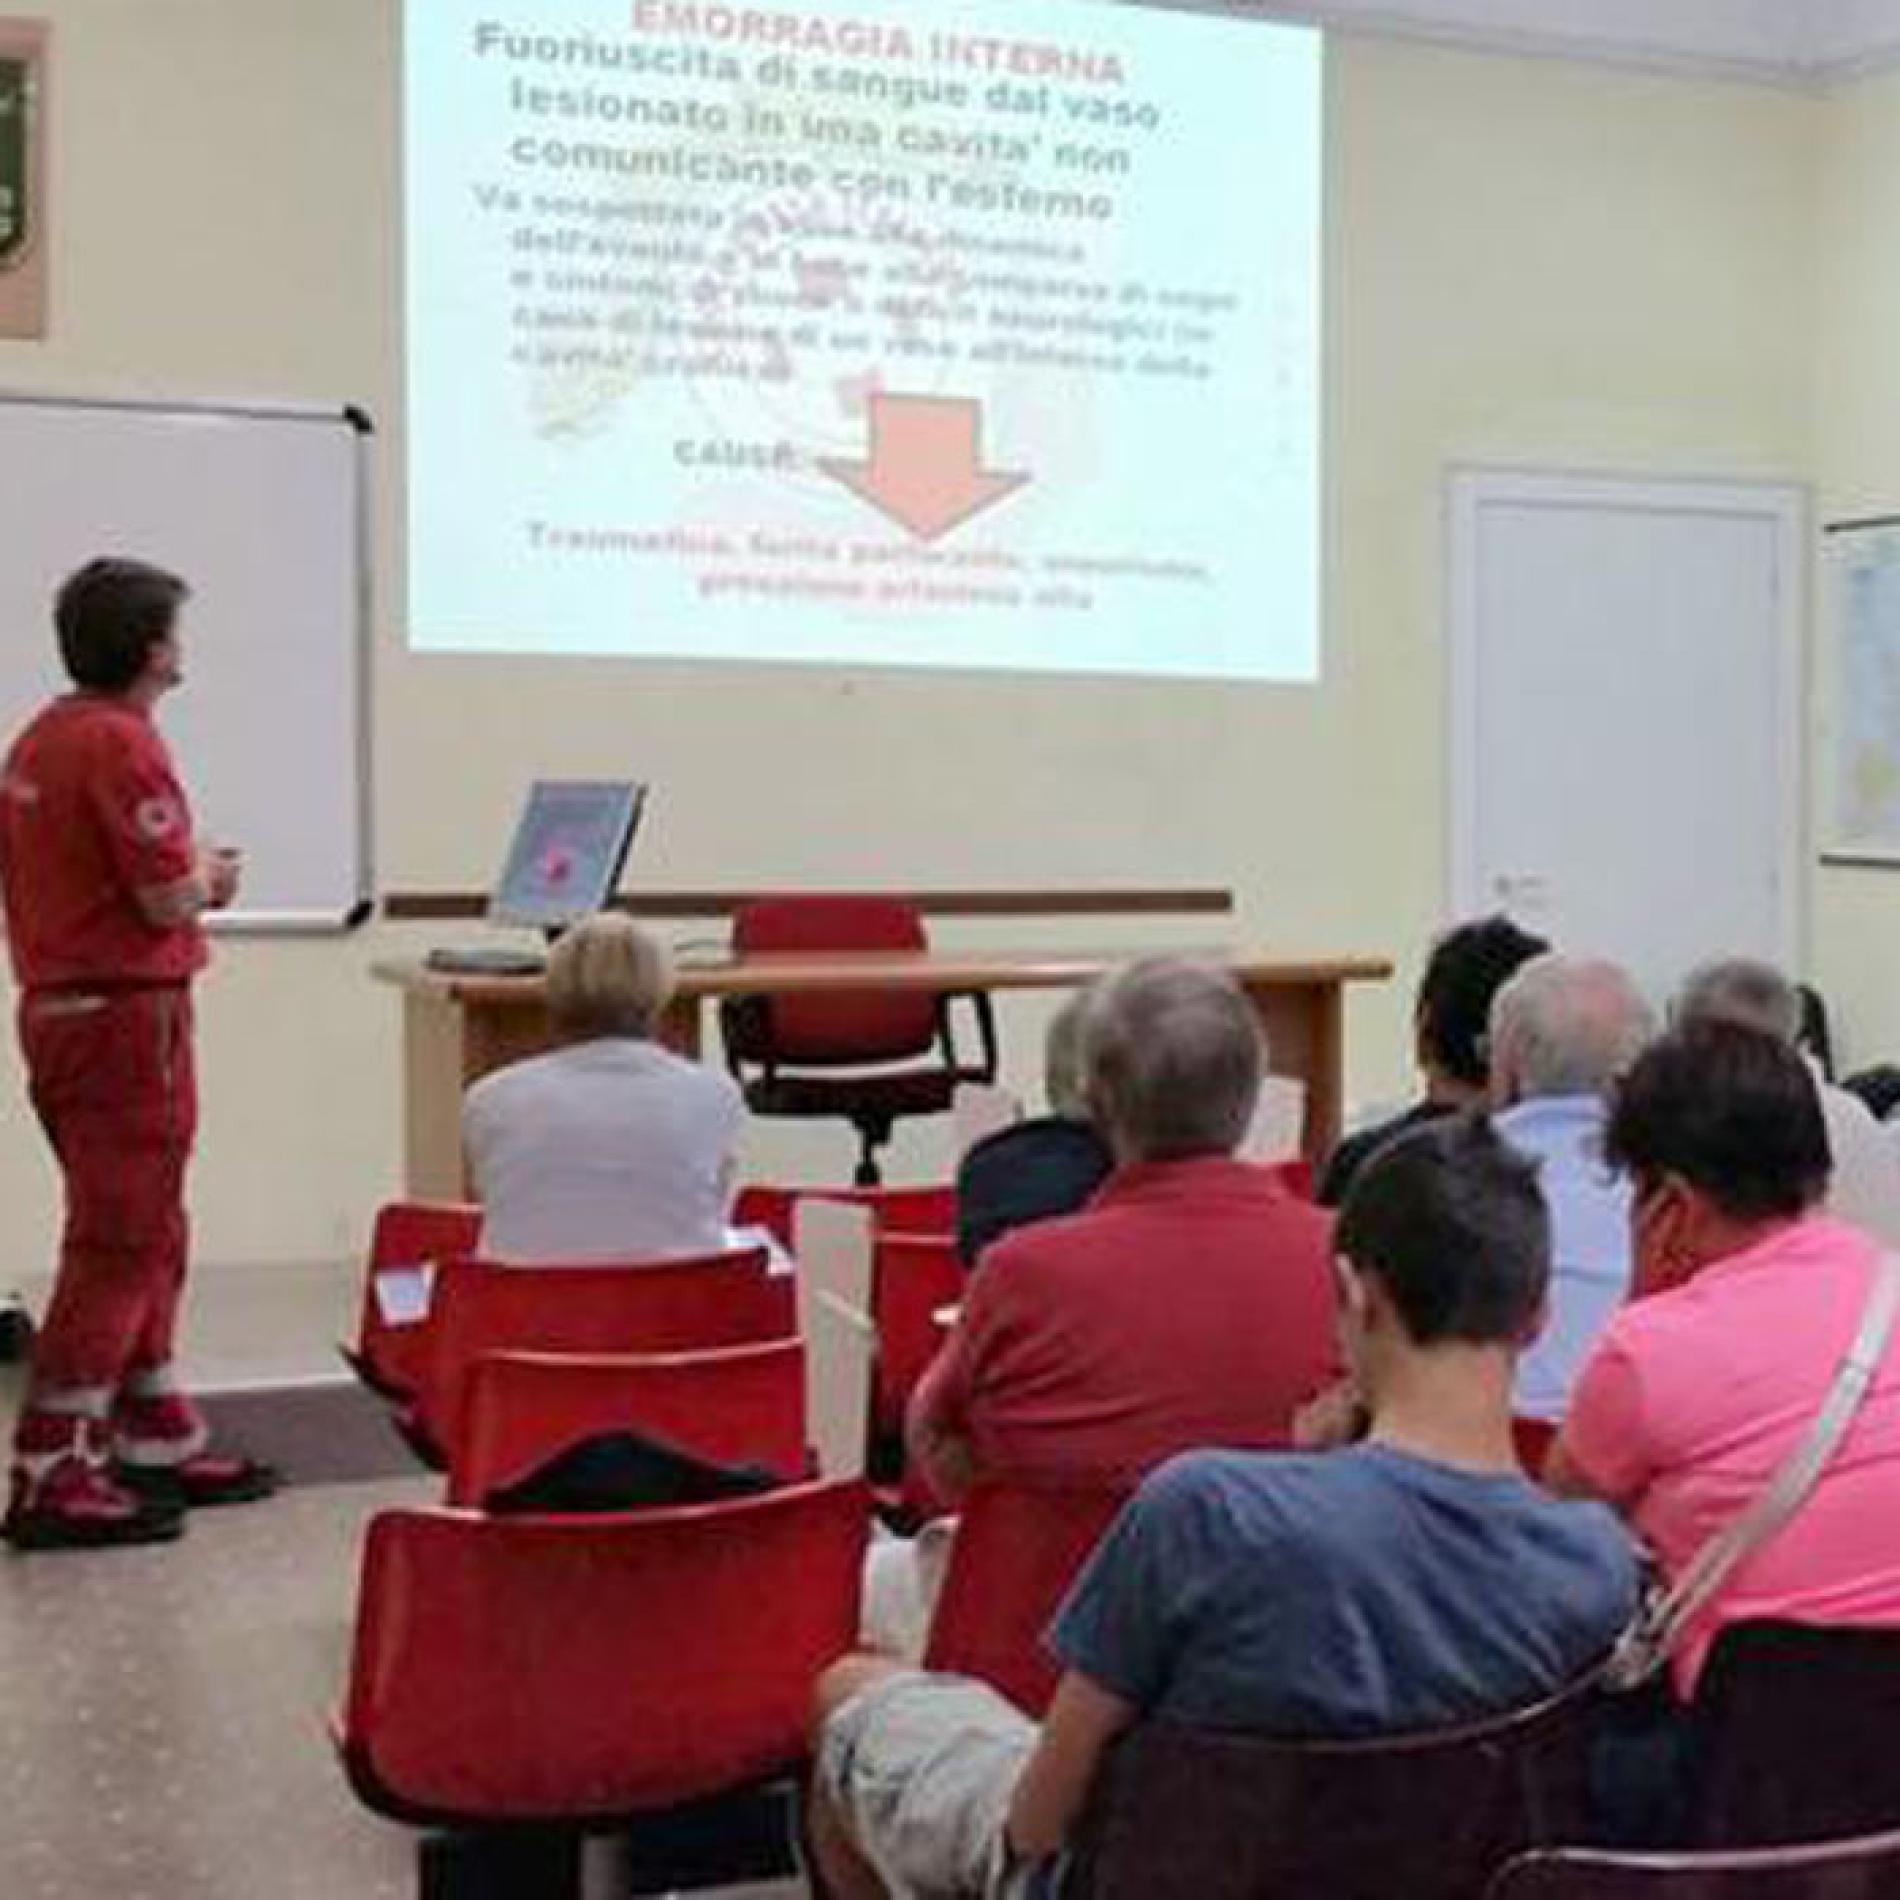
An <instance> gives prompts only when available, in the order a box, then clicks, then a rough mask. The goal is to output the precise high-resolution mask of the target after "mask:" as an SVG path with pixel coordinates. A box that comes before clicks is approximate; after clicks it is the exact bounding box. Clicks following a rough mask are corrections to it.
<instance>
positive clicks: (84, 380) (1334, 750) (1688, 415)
mask: <svg viewBox="0 0 1900 1900" xmlns="http://www.w3.org/2000/svg"><path fill="white" fill-rule="evenodd" d="M40 5H41V9H42V10H43V11H46V12H48V13H50V15H51V16H52V17H53V18H54V20H55V22H56V24H57V27H58V35H59V38H58V46H57V68H56V73H55V81H56V93H55V99H54V110H55V112H56V115H57V120H56V126H55V139H54V147H55V159H56V162H57V167H58V170H57V175H56V178H55V212H56V216H57V219H58V236H57V250H56V255H55V283H54V296H55V312H54V324H55V334H54V337H53V339H52V340H51V341H50V342H49V343H47V344H46V345H44V346H24V345H14V346H8V345H0V383H5V384H9V385H13V386H27V387H34V388H49V389H82V388H86V389H90V388H96V387H99V386H101V385H106V386H112V387H128V386H129V387H132V388H135V389H139V390H143V391H149V392H152V393H159V394H187V393H189V394H207V395H214V396H217V395H232V394H238V393H262V394H270V395H281V396H293V397H315V398H332V399H334V398H349V399H352V400H356V401H360V402H363V403H365V404H366V405H367V406H369V407H370V408H371V409H372V410H373V411H374V412H375V413H376V414H377V415H379V416H380V417H381V418H382V419H383V422H384V429H383V433H382V438H381V439H382V447H383V457H384V461H383V468H382V507H381V514H382V529H383V533H382V536H381V542H382V548H383V558H382V560H381V563H380V569H381V571H380V577H379V579H380V587H381V598H382V609H381V612H380V615H379V626H378V630H377V631H378V663H377V689H378V693H377V754H378V781H377V796H376V814H377V822H378V833H379V851H380V856H381V863H382V872H383V880H384V883H385V885H386V886H391V887H409V888H414V887H417V886H438V885H452V886H465V885H470V884H476V883H480V882H482V881H483V880H484V879H485V877H486V875H487V873H488V870H489V867H490V862H491V860H492V857H493V854H494V851H495V847H496V840H497V838H498V836H499V834H500V833H501V831H502V830H503V828H504V827H505V825H506V823H507V821H508V818H509V816H510V815H511V812H512V808H513V805H514V801H515V799H516V797H517V795H518V792H519V788H520V786H521V784H522V782H523V780H524V779H526V778H527V777H529V776H531V775H532V774H534V773H536V772H549V771H564V772H573V773H586V772H593V771H603V772H604V771H611V770H615V769H618V768H623V767H636V768H637V769H638V770H640V771H641V772H642V773H643V774H645V775H647V776H650V777H651V778H652V780H653V781H654V782H655V784H656V786H657V787H658V788H659V790H658V797H657V801H656V804H655V807H654V811H653V814H652V819H651V828H650V830H649V832H648V834H647V835H646V837H645V838H644V840H643V843H642V847H641V855H640V859H639V865H638V875H639V876H640V877H641V878H644V879H647V880H650V881H652V882H653V883H655V884H671V883H696V884H697V883H707V884H728V885H745V884H759V883H785V884H796V883H800V882H824V881H836V882H854V883H861V882H875V881H877V880H880V879H890V880H893V881H899V882H904V883H915V884H932V883H941V884H962V883H998V884H1009V883H1016V882H1022V883H1028V884H1037V883H1065V882H1096V881H1099V882H1128V881H1140V882H1145V881H1154V882H1171V883H1200V882H1220V883H1229V884H1231V885H1232V886H1233V887H1234V888H1235V889H1236V890H1237V891H1238V892H1239V894H1240V897H1241V901H1242V907H1243V928H1244V930H1245V933H1246V934H1247V935H1248V936H1249V937H1250V938H1258V939H1262V940H1266V941H1271V942H1274V943H1279V944H1284V945H1285V946H1286V947H1288V948H1290V949H1291V948H1303V947H1320V948H1326V947H1338V948H1350V949H1375V950H1379V949H1389V950H1393V951H1395V952H1398V953H1399V954H1401V955H1402V956H1403V957H1404V958H1405V959H1406V961H1407V970H1406V980H1407V982H1409V977H1410V970H1411V967H1412V965H1413V963H1414V962H1415V960H1416V957H1415V952H1416V947H1417V945H1418V942H1419V940H1420V939H1421V937H1422V936H1423V935H1424V933H1425V932H1426V931H1427V930H1428V929H1429V928H1430V927H1431V926H1432V925H1433V924H1434V923H1435V922H1436V920H1437V919H1438V916H1439V912H1440V907H1441V899H1442V887H1443V881H1444V870H1443V842H1442V840H1443V823H1442V805H1443V790H1444V776H1445V774H1444V758H1443V745H1442V740H1441V737H1440V723H1441V699H1442V663H1441V653H1440V600H1439V587H1440V581H1439V568H1440V560H1439V536H1440V520H1439V507H1440V493H1441V482H1442V476H1443V471H1444V469H1445V466H1446V465H1447V463H1449V462H1454V461H1458V460H1463V459H1514V460H1522V461H1526V462H1539V463H1559V464H1577V465H1584V464H1588V465H1592V466H1602V467H1611V468H1627V469H1684V470H1688V469H1693V470H1697V471H1713V472H1722V473H1739V474H1769V475H1776V476H1791V475H1792V476H1804V475H1805V474H1806V473H1807V472H1808V471H1809V469H1810V466H1811V443H1810V431H1811V424H1812V421H1813V416H1814V404H1813V401H1812V392H1811V389H1810V381H1809V370H1810V363H1811V353H1810V346H1811V343H1812V339H1813V337H1814V334H1815V331H1816V326H1817V321H1818V319H1817V315H1816V309H1815V303H1814V299H1815V290H1814V285H1815V281H1816V275H1817V260H1816V255H1815V248H1814V246H1815V226H1814V223H1813V219H1812V216H1811V212H1812V206H1813V201H1814V195H1815V189H1816V171H1817V168H1818V167H1819V166H1821V165H1822V163H1823V161H1824V159H1825V160H1826V162H1828V163H1829V164H1833V163H1835V162H1837V161H1838V160H1839V157H1840V154H1839V151H1838V147H1837V142H1836V141H1833V140H1832V139H1830V140H1828V141H1827V142H1826V143H1825V144H1824V141H1823V130H1824V125H1825V123H1826V120H1827V118H1828V114H1829V112H1830V110H1831V108H1830V107H1828V106H1827V105H1826V104H1825V103H1824V102H1821V101H1818V100H1814V99H1809V98H1803V97H1797V96H1793V95H1787V94H1781V93H1776V92H1771V91H1767V90H1763V89H1753V88H1748V87H1743V86H1738V85H1727V84H1697V83H1691V82H1686V81H1682V80H1675V79H1664V78H1651V77H1645V76H1641V75H1633V74H1628V73H1614V72H1608V71H1599V70H1593V69H1584V68H1574V67H1567V66H1564V65H1562V64H1560V63H1557V62H1554V61H1519V60H1505V59H1492V58H1484V57H1478V56H1472V55H1465V54H1456V53H1448V52H1442V51H1432V50H1427V49H1423V48H1419V47H1411V46H1404V45H1399V44H1395V43H1380V42H1374V41H1364V42H1353V41H1346V42H1342V43H1341V44H1340V45H1339V46H1338V48H1337V50H1336V56H1335V58H1334V61H1333V67H1332V80H1331V86H1332V94H1333V102H1332V104H1333V109H1332V123H1331V145H1332V150H1331V166H1330V174H1331V182H1330V191H1331V195H1332V207H1331V209H1332V217H1331V231H1332V238H1331V259H1330V266H1331V286H1330V291H1331V301H1330V310H1331V317H1330V331H1329V378H1330V399H1329V403H1330V415H1329V432H1330V464H1329V465H1330V506H1331V517H1332V530H1331V537H1332V547H1331V559H1330V563H1329V568H1330V583H1329V600H1328V613H1327V634H1326V680H1325V683H1324V685H1323V686H1322V687H1321V688H1319V689H1318V690H1316V691H1296V690H1290V689H1277V688H1255V689H1236V688H1232V687H1213V686H1191V685H1155V684H1137V683H1132V682H1106V681H1074V680H1070V681H1060V682H1057V681H1046V680H1036V679H1008V680H1006V679H996V678H983V677H977V676H960V675H937V676H911V675H890V676H880V675H878V674H875V673H869V672H848V671H841V670H833V671H810V672H804V671H795V670H776V671H766V670H761V669H752V668H743V667H720V668H694V667H687V666H678V665H643V666H634V665H617V664H610V663H592V662H575V661H562V662H538V663H537V662H530V661H492V660H460V659H451V658H431V659H427V660H421V659H412V658H410V657H408V656H407V655H406V653H405V652H404V650H403V645H402V635H401V628H400V625H399V619H398V612H397V602H398V580H399V574H400V564H399V550H397V549H396V548H395V547H394V545H393V537H394V530H395V518H396V511H395V506H394V504H395V498H396V495H397V493H398V483H399V480H400V475H401V467H400V428H399V410H398V404H399V394H400V377H399V369H400V365H399V356H398V350H399V336H400V332H399V313H398V309H397V267H396V260H397V226H398V211H397V205H396V200H395V179H396V176H397V155H396V134H395V115H396V102H395V97H394V73H395V69H396V63H395V48H394V43H393V37H394V36H393V26H392V25H391V16H393V15H394V13H395V11H396V8H395V7H394V6H393V5H392V4H390V3H389V0H40ZM1866 116H1867V120H1868V123H1867V125H1866V126H1865V128H1864V130H1863V138H1864V142H1865V143H1866V144H1867V146H1868V147H1869V152H1868V162H1869V164H1872V163H1873V161H1874V158H1875V156H1876V154H1875V153H1874V152H1873V150H1872V147H1873V145H1874V142H1875V140H1876V139H1877V137H1878V136H1880V134H1879V132H1878V130H1877V127H1876V125H1875V122H1874V121H1875V117H1876V115H1874V114H1871V113H1870V114H1868V115H1866ZM1888 136H1891V135H1888ZM1878 215H1881V214H1878V213H1873V212H1871V211H1870V213H1869V217H1870V218H1872V217H1875V216H1878ZM1885 215H1891V214H1885ZM1843 235H1845V234H1843ZM1884 262H1885V260H1883V263H1884ZM1885 267H1886V269H1887V270H1888V272H1889V275H1888V276H1887V279H1886V283H1887V287H1888V290H1889V292H1890V293H1891V292H1892V290H1893V277H1892V275H1891V272H1892V269H1893V267H1892V266H1891V265H1890V264H1886V266H1885ZM1834 289H1835V290H1836V291H1837V292H1838V294H1837V295H1835V296H1834V299H1833V304H1832V305H1831V306H1830V308H1831V310H1836V312H1837V307H1841V306H1844V304H1845V299H1846V292H1845V288H1844V287H1841V286H1835V287H1834ZM1879 446H1880V445H1879V444H1877V443H1876V444H1872V445H1870V446H1869V450H1868V461H1869V464H1870V467H1869V470H1868V473H1867V474H1866V477H1865V479H1866V480H1867V481H1868V482H1869V483H1870V484H1877V477H1878V469H1877V467H1872V466H1871V464H1872V462H1873V460H1874V458H1875V456H1876V455H1877V452H1878V448H1879ZM1844 458H1845V450H1843V459H1844ZM268 635H269V630H268V629H259V637H260V638H267V637H268ZM13 637H16V638H27V639H32V638H38V637H40V634H39V631H38V630H37V629H19V630H14V632H13ZM199 663H200V664H204V665H210V664H215V655H203V656H201V658H200V662H199ZM994 934H996V933H992V935H994ZM1037 934H1045V933H1037ZM1080 934H1082V935H1085V936H1087V937H1089V938H1091V939H1093V938H1096V937H1098V936H1099V935H1100V933H1099V932H1093V931H1091V932H1086V933H1080ZM1152 934H1153V933H1152V932H1151V933H1150V935H1152ZM1014 935H1015V936H1016V937H1017V938H1018V939H1024V938H1025V931H1024V930H1023V929H1022V928H1019V929H1018V930H1017V931H1016V932H1015V933H1014ZM413 941H414V940H413V939H412V938H411V937H409V936H406V935H405V934H404V933H401V932H391V931H380V932H371V933H366V934H365V935H364V936H362V937H359V938H357V939H354V940H351V941H350V942H347V943H336V942H330V943H309V944H283V943H266V944H259V945H238V946H233V947H230V948H229V949H227V951H226V952H225V954H224V955H223V956H222V957H221V959H220V963H219V967H218V970H217V972H216V973H215V975H214V976H213V978H212V979H211V981H210V982H209V983H208V984H207V985H206V988H205V992H204V999H203V1010H204V1018H205V1025H206V1027H205V1070H206V1088H207V1104H208V1106H207V1126H206V1135H205V1142H204V1148H203V1159H202V1162H201V1166H200V1170H199V1175H198V1182H197V1192H196V1204H197V1208H198V1212H199V1231H200V1250H201V1253H202V1254H203V1255H204V1257H206V1258H209V1259H220V1260H256V1261H269V1260H276V1259H292V1258H309V1257H314V1256H317V1255H320V1254H324V1253H328V1252H334V1251H337V1250H339V1249H344V1248H347V1247H349V1246H351V1245H353V1244H354V1241H355V1237H356V1236H357V1235H358V1234H359V1233H360V1231H361V1228H362V1226H363V1222H364V1216H365V1212H366V1210H367V1208H368V1207H369V1206H370V1205H371V1204H372V1203H373V1201H374V1200H375V1198H376V1197H377V1196H378V1195H379V1194H381V1193H383V1192H384V1191H385V1190H386V1189H387V1188H388V1187H389V1186H390V1185H391V1184H392V1183H393V1181H394V1178H395V1173H396V1167H397V1153H396V1147H397V1092H396V1084H397V1051H396V1047H395V1042H394V1027H395V1015H394V1009H393V1005H392V1004H391V1002H390V1001H389V999H388V998H387V997H385V996H383V995H381V994H379V993H377V992H375V991H374V990H373V989H372V988H371V986H370V985H369V983H368V982H367V980H366V976H365V965H366V963H367V961H368V959H369V958H370V956H371V955H373V954H378V953H387V952H389V951H391V950H401V949H404V948H408V947H410V945H411V943H412V942H413ZM1403 1015H1404V997H1403V986H1396V987H1395V988H1394V989H1393V990H1392V991H1391V992H1390V993H1389V994H1388V995H1385V996H1383V997H1380V998H1376V999H1368V1000H1365V1001H1363V1002H1362V1003H1360V1004H1359V1005H1357V1006H1356V1007H1355V1009H1354V1012H1353V1017H1352V1022H1351V1044H1352V1066H1353V1079H1354V1083H1355V1086H1356V1088H1357V1089H1358V1090H1359V1091H1360V1092H1361V1093H1364V1094H1379V1093H1385V1092H1390V1091H1392V1090H1393V1089H1396V1088H1397V1087H1399V1086H1401V1085H1402V1081H1403V1069H1404V1060H1403V1037H1402V1034H1401V1025H1402V1020H1403ZM1034 1021H1035V1019H1034V1015H1033V1012H1020V1011H1018V1012H1012V1013H1011V1015H1010V1017H1009V1026H1010V1027H1011V1028H1012V1029H1013V1030H1014V1031H1015V1032H1016V1039H1017V1043H1018V1045H1019V1047H1018V1056H1019V1063H1018V1066H1019V1070H1020V1072H1021V1073H1023V1074H1025V1075H1027V1074H1029V1073H1032V1072H1033V1068H1034V1053H1035V1052H1034V1048H1033V1041H1034V1036H1033V1030H1034ZM8 1059H9V1060H10V1058H8ZM17 1099H18V1096H17V1083H16V1079H15V1077H14V1076H13V1075H12V1073H11V1072H10V1071H9V1072H7V1073H5V1074H0V1102H13V1101H17ZM4 1112H5V1116H6V1119H5V1121H4V1123H0V1126H3V1127H4V1128H5V1129H6V1130H7V1131H8V1132H7V1133H6V1134H5V1135H4V1137H0V1240H4V1242H5V1247H6V1257H7V1258H9V1259H12V1260H16V1261H22V1262H30V1261H32V1260H34V1259H35V1258H37V1257H38V1256H40V1255H41V1254H43V1252H44V1248H45V1244H46V1239H47V1236H48V1234H49V1232H50V1229H51V1224H52V1211H51V1202H50V1174H49V1170H48V1169H47V1167H46V1165H45V1164H44V1162H43V1160H42V1159H41V1157H40V1155H39V1153H38V1150H37V1146H36V1143H35V1139H34V1136H33V1132H32V1130H31V1128H30V1125H29V1123H28V1121H27V1118H26V1116H25V1114H24V1112H23V1111H18V1112H16V1111H14V1110H11V1109H7V1110H5V1111H4ZM814 1152H816V1151H814V1150H812V1149H810V1148H809V1147H806V1148H801V1149H797V1150H792V1149H789V1148H786V1147H784V1146H782V1145H779V1144H778V1143H777V1142H775V1141H774V1140H771V1139H768V1140H766V1141H764V1142H762V1143H761V1144H760V1149H759V1157H758V1158H759V1160H760V1162H761V1165H766V1166H779V1165H794V1166H795V1165H799V1164H801V1163H803V1162H805V1161H808V1160H809V1159H810V1158H811V1156H812V1155H813V1153H814ZM841 1153H842V1144H835V1145H834V1146H832V1147H829V1148H826V1149H824V1150H823V1151H822V1156H821V1160H831V1161H833V1162H835V1157H836V1156H837V1155H838V1154H841ZM934 1158H935V1151H934V1150H931V1149H928V1148H913V1149H912V1151H911V1153H910V1155H909V1157H908V1162H909V1165H910V1166H911V1167H912V1168H913V1169H916V1168H920V1167H921V1168H928V1167H929V1166H931V1165H932V1164H933V1162H934Z"/></svg>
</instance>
